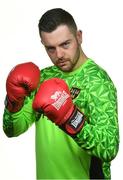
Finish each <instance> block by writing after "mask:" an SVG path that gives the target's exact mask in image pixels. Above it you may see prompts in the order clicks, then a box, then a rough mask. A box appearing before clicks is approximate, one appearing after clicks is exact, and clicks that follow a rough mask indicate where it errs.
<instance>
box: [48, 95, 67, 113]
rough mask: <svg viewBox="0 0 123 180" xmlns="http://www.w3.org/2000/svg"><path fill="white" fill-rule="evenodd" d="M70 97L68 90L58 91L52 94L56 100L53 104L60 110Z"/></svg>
mask: <svg viewBox="0 0 123 180" xmlns="http://www.w3.org/2000/svg"><path fill="white" fill-rule="evenodd" d="M69 97H70V95H69V94H67V93H66V91H56V92H55V93H54V94H53V95H52V96H51V99H53V100H54V101H55V102H54V103H52V105H53V106H54V107H55V108H56V109H57V110H59V109H60V108H61V107H62V106H63V105H64V104H65V102H66V100H67V99H68V98H69Z"/></svg>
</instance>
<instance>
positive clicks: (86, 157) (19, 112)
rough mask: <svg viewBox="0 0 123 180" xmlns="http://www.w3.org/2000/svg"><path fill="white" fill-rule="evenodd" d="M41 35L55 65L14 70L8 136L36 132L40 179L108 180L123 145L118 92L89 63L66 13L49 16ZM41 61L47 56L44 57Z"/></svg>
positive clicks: (6, 112) (7, 108) (6, 113)
mask: <svg viewBox="0 0 123 180" xmlns="http://www.w3.org/2000/svg"><path fill="white" fill-rule="evenodd" d="M39 33H40V37H41V42H42V44H43V45H44V47H45V49H46V52H47V54H48V56H49V57H50V59H51V61H52V62H53V64H54V65H53V66H51V67H47V68H45V69H41V71H40V70H39V68H38V67H37V66H36V65H35V64H33V63H30V62H29V63H23V64H19V65H17V66H15V68H14V69H13V70H12V71H11V72H10V73H9V75H8V78H7V81H6V90H7V96H6V106H5V110H4V116H3V129H4V132H5V133H6V135H7V136H8V137H15V136H18V135H20V134H22V133H24V132H25V131H26V130H27V129H28V128H29V127H30V126H31V125H32V124H33V123H35V128H36V131H35V132H36V170H37V171H36V173H37V179H110V178H111V172H110V165H111V161H112V160H113V159H114V158H115V156H116V154H117V152H118V146H119V128H118V118H117V93H116V88H115V86H114V84H113V82H112V80H111V78H110V77H109V76H108V74H107V73H106V71H105V70H103V69H102V68H101V67H100V66H99V65H97V64H96V63H95V62H94V61H93V60H92V59H90V58H88V57H87V56H86V55H85V54H84V52H83V50H82V48H81V43H82V32H81V31H80V30H78V29H77V27H76V24H75V22H74V20H73V17H72V16H71V15H70V14H69V13H68V12H66V11H65V10H62V9H59V8H56V9H52V10H49V11H47V12H46V13H45V14H44V15H43V16H42V17H41V19H40V21H39ZM42 59H43V57H42Z"/></svg>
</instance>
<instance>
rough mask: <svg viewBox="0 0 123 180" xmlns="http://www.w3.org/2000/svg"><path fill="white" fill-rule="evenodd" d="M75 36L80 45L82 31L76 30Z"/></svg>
mask: <svg viewBox="0 0 123 180" xmlns="http://www.w3.org/2000/svg"><path fill="white" fill-rule="evenodd" d="M76 37H77V40H78V43H79V44H80V45H81V44H82V31H81V30H78V31H77V36H76Z"/></svg>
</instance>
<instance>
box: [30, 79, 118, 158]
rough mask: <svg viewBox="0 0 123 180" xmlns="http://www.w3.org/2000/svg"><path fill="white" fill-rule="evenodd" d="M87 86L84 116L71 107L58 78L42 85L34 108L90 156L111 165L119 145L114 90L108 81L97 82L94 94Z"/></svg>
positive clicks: (91, 87) (64, 87)
mask: <svg viewBox="0 0 123 180" xmlns="http://www.w3.org/2000/svg"><path fill="white" fill-rule="evenodd" d="M88 84H89V87H88V92H87V105H86V108H85V109H83V111H84V113H82V111H80V110H79V109H78V107H77V106H76V105H74V104H73V102H72V99H71V97H70V92H69V89H68V87H67V84H66V83H65V82H64V81H63V80H61V79H58V78H52V79H49V80H47V81H45V82H44V83H42V84H41V86H40V88H39V90H38V92H37V94H36V96H35V99H34V102H33V108H34V109H35V110H36V111H38V112H42V111H43V112H44V114H45V115H46V116H47V117H48V118H49V119H50V120H51V121H53V122H54V123H55V124H56V125H58V126H59V127H60V128H61V129H62V130H63V131H65V133H67V134H68V135H70V136H71V137H72V138H73V139H74V140H75V141H76V143H77V144H78V145H79V146H81V147H82V148H83V149H85V150H86V152H87V153H89V154H90V155H91V156H96V157H98V158H100V159H102V160H103V161H111V160H112V159H113V158H114V157H115V156H116V154H117V151H118V144H119V134H118V122H117V99H116V90H115V88H114V86H113V85H112V83H111V82H109V81H107V82H104V83H102V84H101V82H99V84H100V86H99V87H98V89H97V88H96V86H94V87H95V90H93V91H92V89H93V85H92V84H91V82H89V83H88ZM47 87H48V88H47Z"/></svg>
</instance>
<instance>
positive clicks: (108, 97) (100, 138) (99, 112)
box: [75, 81, 119, 161]
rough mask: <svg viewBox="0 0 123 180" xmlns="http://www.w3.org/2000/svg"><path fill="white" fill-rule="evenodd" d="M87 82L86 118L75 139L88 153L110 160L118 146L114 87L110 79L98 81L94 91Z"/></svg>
mask: <svg viewBox="0 0 123 180" xmlns="http://www.w3.org/2000/svg"><path fill="white" fill-rule="evenodd" d="M89 84H90V85H89V86H90V87H89V88H88V89H89V90H88V100H87V102H88V103H87V111H85V114H86V116H87V120H86V121H85V124H84V126H83V128H82V130H81V131H80V132H79V133H78V134H77V136H76V138H75V141H76V142H77V143H78V144H79V146H81V147H82V148H84V149H85V150H86V152H88V153H89V154H90V155H94V156H96V157H99V158H100V159H102V160H104V161H111V160H112V159H113V158H114V157H115V156H116V154H117V152H118V147H119V127H118V115H117V94H116V89H115V87H114V85H113V84H112V82H111V81H107V82H105V83H103V84H102V83H101V82H100V86H98V87H97V88H96V86H95V91H93V90H92V88H91V87H92V86H93V85H92V84H91V82H90V83H89Z"/></svg>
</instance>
